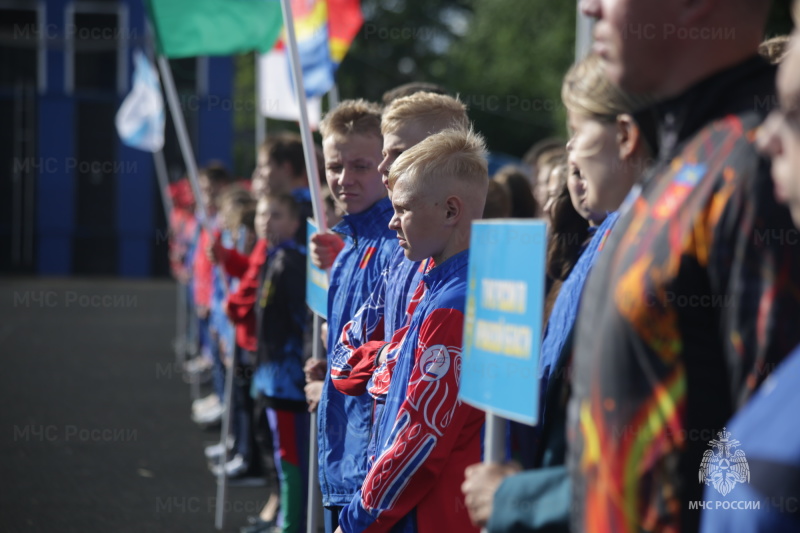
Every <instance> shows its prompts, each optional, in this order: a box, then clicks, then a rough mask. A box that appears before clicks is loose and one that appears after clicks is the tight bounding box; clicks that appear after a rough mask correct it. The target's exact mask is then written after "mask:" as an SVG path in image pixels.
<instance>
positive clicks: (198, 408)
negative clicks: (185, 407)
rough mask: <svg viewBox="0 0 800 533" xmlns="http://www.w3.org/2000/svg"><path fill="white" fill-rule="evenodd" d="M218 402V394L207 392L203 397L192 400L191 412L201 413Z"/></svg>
mask: <svg viewBox="0 0 800 533" xmlns="http://www.w3.org/2000/svg"><path fill="white" fill-rule="evenodd" d="M218 403H219V396H217V395H216V394H214V393H211V394H209V395H208V396H206V397H205V398H199V399H197V400H195V401H193V402H192V413H201V412H203V411H205V410H206V409H208V408H209V407H211V406H213V405H215V404H218Z"/></svg>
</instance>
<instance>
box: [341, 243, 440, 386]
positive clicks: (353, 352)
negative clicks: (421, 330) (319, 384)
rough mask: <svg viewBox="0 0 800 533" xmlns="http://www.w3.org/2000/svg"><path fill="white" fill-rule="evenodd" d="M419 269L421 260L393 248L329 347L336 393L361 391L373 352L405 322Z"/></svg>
mask: <svg viewBox="0 0 800 533" xmlns="http://www.w3.org/2000/svg"><path fill="white" fill-rule="evenodd" d="M423 268H424V264H423V263H421V262H419V261H416V262H415V261H409V260H408V259H406V256H405V252H404V250H403V248H401V247H400V246H397V247H396V248H395V250H394V252H393V253H392V257H391V259H390V261H389V267H388V268H387V269H386V270H384V271H383V272H382V274H381V277H380V280H379V283H378V285H377V286H376V287H375V289H374V290H373V291H372V293H371V294H370V296H369V299H368V300H367V301H366V302H365V303H364V305H363V306H361V309H359V310H358V312H357V313H356V315H355V316H354V317H353V319H352V320H351V321H349V322H348V323H347V324H345V325H344V327H343V328H342V334H341V335H339V337H338V339H337V342H336V345H335V346H334V347H333V349H332V350H331V354H332V356H331V361H330V368H331V379H332V380H333V384H334V386H335V387H336V388H337V389H338V390H339V391H340V392H343V393H345V394H350V395H360V394H363V393H364V390H365V389H366V385H367V381H368V380H369V379H370V378H371V377H372V373H373V371H374V369H375V366H374V363H375V355H376V354H377V351H378V350H379V349H380V347H382V346H383V345H384V344H385V343H386V342H391V340H392V338H393V337H394V334H395V332H396V331H397V330H399V329H400V328H402V327H404V326H406V325H408V321H409V319H410V315H409V314H408V313H407V310H408V305H409V303H410V302H411V299H412V296H413V294H414V291H415V290H416V287H417V286H418V285H419V284H420V282H421V280H422V274H423ZM381 324H382V325H383V337H382V338H381V339H380V340H377V341H370V339H373V338H375V337H377V335H378V330H379V329H380V325H381ZM384 341H385V342H384ZM367 347H369V348H367Z"/></svg>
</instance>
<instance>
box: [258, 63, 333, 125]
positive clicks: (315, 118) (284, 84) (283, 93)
mask: <svg viewBox="0 0 800 533" xmlns="http://www.w3.org/2000/svg"><path fill="white" fill-rule="evenodd" d="M259 71H260V73H259V77H260V80H259V81H260V85H261V89H260V92H261V94H260V100H261V102H260V108H261V114H262V115H264V116H265V117H270V118H275V119H278V120H294V121H299V120H300V107H299V105H298V104H297V96H296V94H295V91H294V87H293V83H292V78H291V73H290V71H289V60H288V57H287V55H286V49H285V48H281V49H280V50H278V49H272V50H270V51H269V52H267V53H266V54H261V56H260V57H259ZM306 108H307V109H308V121H309V122H310V126H311V127H312V128H313V129H316V128H317V126H318V125H319V121H320V119H321V117H322V98H321V97H319V96H316V97H313V98H308V99H307V100H306Z"/></svg>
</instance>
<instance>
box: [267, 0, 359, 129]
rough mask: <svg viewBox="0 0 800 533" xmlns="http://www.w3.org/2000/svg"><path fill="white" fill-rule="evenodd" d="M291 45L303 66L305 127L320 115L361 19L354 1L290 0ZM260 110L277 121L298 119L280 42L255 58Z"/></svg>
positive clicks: (316, 122)
mask: <svg viewBox="0 0 800 533" xmlns="http://www.w3.org/2000/svg"><path fill="white" fill-rule="evenodd" d="M292 14H293V15H294V21H295V32H296V35H297V47H298V53H299V55H300V63H301V65H302V68H303V85H304V86H305V89H306V96H307V97H308V114H309V122H311V127H312V128H316V126H317V125H318V124H319V120H320V117H321V115H322V103H321V97H322V95H324V94H325V93H326V92H328V91H330V90H331V88H332V87H333V83H334V74H335V73H336V69H337V68H338V67H339V63H341V61H342V59H343V58H344V56H345V54H346V53H347V50H348V49H349V48H350V43H351V42H352V41H353V39H354V38H355V36H356V34H357V33H358V31H359V29H360V28H361V25H362V23H363V21H364V19H363V16H362V14H361V3H360V0H292ZM259 61H260V65H259V69H260V82H261V91H260V93H261V98H260V99H261V106H260V107H261V112H262V114H264V116H267V117H271V118H276V119H280V120H299V114H300V112H299V107H298V103H297V96H296V93H295V90H294V83H293V80H292V77H291V70H290V67H289V57H288V54H287V52H286V48H285V46H284V43H283V41H279V42H278V44H277V45H276V46H275V48H274V49H273V50H272V51H271V52H269V53H267V54H262V55H261V57H260V59H259Z"/></svg>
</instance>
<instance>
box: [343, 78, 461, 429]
mask: <svg viewBox="0 0 800 533" xmlns="http://www.w3.org/2000/svg"><path fill="white" fill-rule="evenodd" d="M446 128H461V129H464V130H466V129H469V119H468V118H467V112H466V107H465V106H464V104H462V103H461V102H460V101H458V100H457V99H456V98H452V97H450V96H447V95H441V94H434V93H427V92H419V93H416V94H413V95H410V96H406V97H403V98H398V99H397V100H394V101H392V102H391V103H390V104H389V105H388V106H387V107H386V108H385V109H384V111H383V117H382V119H381V132H382V133H383V161H382V162H381V164H380V166H379V167H378V169H379V170H380V171H381V173H382V174H383V183H384V185H385V186H387V187H388V181H389V171H390V169H391V166H392V163H393V162H394V161H395V160H396V159H397V158H398V157H399V156H400V154H402V153H403V152H404V151H406V150H408V149H409V148H411V147H412V146H414V145H416V144H417V143H419V142H420V141H422V140H423V139H425V138H426V137H428V136H429V135H432V134H434V133H437V132H439V131H442V130H444V129H446ZM390 197H391V195H390ZM424 270H425V265H423V264H422V262H420V261H410V260H408V259H406V257H405V254H404V251H403V248H401V247H400V246H397V247H396V248H395V250H394V253H393V255H392V258H391V260H390V262H389V268H388V269H387V270H386V271H384V272H383V275H382V276H381V279H380V282H379V284H378V285H377V286H376V287H375V288H374V290H373V291H372V294H371V295H370V297H369V299H368V301H367V302H366V303H365V304H364V305H363V306H362V307H361V309H360V310H359V311H358V313H356V315H355V317H354V318H353V320H351V321H350V322H348V323H347V324H346V325H345V326H344V328H343V331H342V334H341V335H340V336H339V338H338V340H337V343H336V345H335V346H334V347H333V348H332V349H331V352H332V354H333V357H332V361H331V372H332V375H331V378H332V379H333V384H334V386H336V387H337V389H339V390H340V391H341V392H344V393H345V394H351V393H353V392H354V391H355V392H356V393H358V394H361V393H362V392H363V388H364V387H366V382H367V380H369V378H370V377H371V376H372V373H373V371H374V370H375V367H376V366H378V365H376V364H375V356H376V354H377V351H378V349H379V348H380V347H381V346H382V345H383V344H384V341H385V342H390V341H391V339H392V337H393V336H394V334H395V332H396V331H397V330H398V329H400V328H402V327H403V326H406V325H407V324H408V321H409V318H410V315H408V314H407V310H408V305H409V303H410V300H411V297H412V295H413V294H414V292H415V291H416V289H417V287H418V285H419V284H420V282H421V281H422V275H423V274H424ZM381 325H383V337H382V338H381V339H380V341H373V343H372V347H371V348H370V349H364V350H359V351H358V354H356V353H355V352H356V350H358V349H359V348H361V347H362V346H368V345H369V344H370V343H368V339H369V338H372V337H374V336H375V330H376V329H380V326H381ZM354 370H355V372H354ZM376 416H377V413H376Z"/></svg>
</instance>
